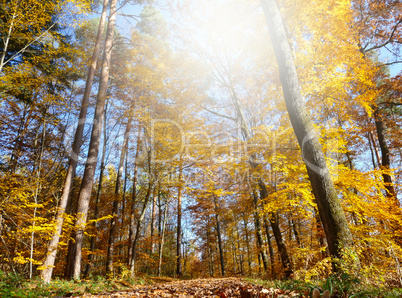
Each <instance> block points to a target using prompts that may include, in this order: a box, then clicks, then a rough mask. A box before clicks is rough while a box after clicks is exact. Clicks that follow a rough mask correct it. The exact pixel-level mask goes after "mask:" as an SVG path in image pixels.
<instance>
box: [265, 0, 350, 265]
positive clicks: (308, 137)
mask: <svg viewBox="0 0 402 298" xmlns="http://www.w3.org/2000/svg"><path fill="white" fill-rule="evenodd" d="M261 5H262V8H263V10H264V14H265V18H266V22H267V25H268V29H269V33H270V37H271V41H272V45H273V48H274V52H275V56H276V60H277V62H278V67H279V76H280V81H281V84H282V91H283V94H284V98H285V102H286V107H287V110H288V114H289V118H290V121H291V123H292V126H293V130H294V132H295V134H296V137H297V139H298V142H299V145H300V148H301V150H302V153H303V158H304V161H305V163H306V166H307V172H308V176H309V179H310V182H311V186H312V189H313V193H314V196H315V198H316V200H317V205H318V210H319V214H320V218H321V221H322V223H323V225H324V230H325V235H326V237H327V242H328V247H329V251H330V254H331V256H332V257H334V258H341V257H342V251H344V249H351V248H352V245H353V239H352V234H351V232H350V230H349V226H348V223H347V220H346V217H345V214H344V212H343V210H342V206H341V203H340V201H339V198H338V196H337V193H336V190H335V187H334V184H333V182H332V179H331V176H330V173H329V171H328V168H327V165H326V161H325V156H324V153H323V151H322V147H321V144H320V142H319V140H318V136H317V134H316V131H315V129H314V125H313V122H312V121H311V119H310V116H309V115H308V111H307V109H306V107H305V104H304V100H303V97H302V94H301V90H300V85H299V81H298V77H297V72H296V66H295V64H294V59H293V56H292V52H291V49H290V45H289V42H288V40H287V37H286V33H285V27H284V25H283V22H282V17H281V15H280V11H279V8H278V6H277V3H276V1H275V0H261ZM356 263H358V261H356ZM334 269H335V270H337V269H339V268H336V267H335V266H334Z"/></svg>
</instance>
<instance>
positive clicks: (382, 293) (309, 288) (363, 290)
mask: <svg viewBox="0 0 402 298" xmlns="http://www.w3.org/2000/svg"><path fill="white" fill-rule="evenodd" d="M245 280H246V281H247V282H249V283H252V284H256V285H262V286H264V287H266V288H277V289H281V290H284V291H294V292H297V293H299V294H300V297H306V296H307V297H311V294H312V292H313V290H314V289H319V290H320V292H321V293H322V292H324V291H325V290H328V291H330V293H331V295H333V296H334V297H342V298H354V297H361V298H363V297H373V298H374V297H383V298H392V297H402V288H390V287H385V286H384V287H376V286H373V285H369V284H362V283H361V282H360V281H359V279H357V278H351V277H350V276H348V275H347V274H343V275H341V276H338V275H331V276H329V277H328V278H327V279H326V280H321V281H320V280H317V281H314V282H304V281H299V280H291V279H288V280H263V279H258V278H257V279H255V278H245Z"/></svg>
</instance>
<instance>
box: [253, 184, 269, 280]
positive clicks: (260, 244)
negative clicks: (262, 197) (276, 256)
mask: <svg viewBox="0 0 402 298" xmlns="http://www.w3.org/2000/svg"><path fill="white" fill-rule="evenodd" d="M253 199H254V205H253V206H254V223H255V234H256V236H257V249H258V253H259V254H260V255H261V258H262V264H263V266H264V271H265V272H266V271H268V257H267V253H266V252H265V249H264V240H263V237H262V231H261V218H260V215H259V214H258V210H257V207H258V195H257V193H256V191H255V190H254V189H253Z"/></svg>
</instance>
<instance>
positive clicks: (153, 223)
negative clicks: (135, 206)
mask: <svg viewBox="0 0 402 298" xmlns="http://www.w3.org/2000/svg"><path fill="white" fill-rule="evenodd" d="M155 218H156V187H154V192H153V194H152V213H151V254H153V253H154V252H155V239H154V234H155Z"/></svg>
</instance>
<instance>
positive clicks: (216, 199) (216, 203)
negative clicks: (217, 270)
mask: <svg viewBox="0 0 402 298" xmlns="http://www.w3.org/2000/svg"><path fill="white" fill-rule="evenodd" d="M213 196H214V206H215V220H216V233H217V234H218V246H219V257H220V260H221V273H222V276H225V259H224V256H223V245H222V236H221V227H220V224H219V208H218V205H219V204H218V197H217V196H216V195H213Z"/></svg>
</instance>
